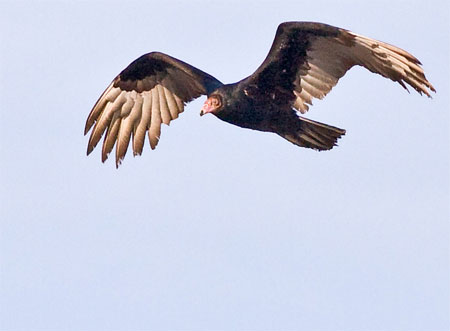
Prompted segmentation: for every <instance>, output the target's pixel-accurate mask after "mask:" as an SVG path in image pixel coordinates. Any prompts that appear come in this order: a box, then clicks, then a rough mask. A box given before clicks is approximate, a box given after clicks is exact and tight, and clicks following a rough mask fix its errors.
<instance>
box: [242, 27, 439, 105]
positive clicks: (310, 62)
mask: <svg viewBox="0 0 450 331" xmlns="http://www.w3.org/2000/svg"><path fill="white" fill-rule="evenodd" d="M354 65H360V66H363V67H365V68H366V69H368V70H370V71H372V72H374V73H377V74H380V75H382V76H383V77H386V78H389V79H391V80H393V81H396V82H398V83H399V84H400V85H402V86H403V87H404V88H406V84H408V85H410V86H411V87H413V88H414V89H415V90H416V91H418V92H419V93H424V94H426V95H427V96H430V93H429V91H428V89H429V90H431V91H435V90H434V88H433V86H432V85H431V84H430V82H428V80H427V79H426V78H425V75H424V72H423V69H422V68H421V67H420V62H419V60H418V59H416V58H415V57H414V56H412V55H411V54H409V53H408V52H406V51H404V50H402V49H400V48H398V47H396V46H393V45H389V44H386V43H383V42H380V41H377V40H375V39H371V38H368V37H364V36H361V35H358V34H356V33H353V32H350V31H348V30H344V29H341V28H337V27H333V26H330V25H326V24H321V23H309V22H286V23H282V24H280V26H279V27H278V29H277V33H276V35H275V40H274V42H273V44H272V47H271V49H270V51H269V54H268V55H267V57H266V59H265V60H264V62H263V63H262V64H261V66H260V67H259V68H258V69H257V70H256V72H255V73H254V74H253V75H252V76H250V77H249V78H248V83H249V84H250V85H254V86H256V87H257V89H258V90H259V91H260V93H264V94H267V95H272V96H273V98H276V97H277V95H280V96H283V97H284V98H285V96H286V95H289V93H291V96H292V97H291V98H290V100H289V102H290V103H291V106H294V108H296V109H297V110H299V111H300V112H301V113H305V112H306V111H307V110H308V104H309V105H311V104H312V99H313V98H318V99H322V98H323V97H324V96H325V95H326V94H327V93H328V92H329V91H330V90H331V89H332V88H333V87H334V86H335V85H336V84H337V82H338V80H339V79H340V78H341V77H342V76H343V75H344V74H345V73H346V72H347V70H349V69H350V68H351V67H353V66H354ZM405 83H406V84H405Z"/></svg>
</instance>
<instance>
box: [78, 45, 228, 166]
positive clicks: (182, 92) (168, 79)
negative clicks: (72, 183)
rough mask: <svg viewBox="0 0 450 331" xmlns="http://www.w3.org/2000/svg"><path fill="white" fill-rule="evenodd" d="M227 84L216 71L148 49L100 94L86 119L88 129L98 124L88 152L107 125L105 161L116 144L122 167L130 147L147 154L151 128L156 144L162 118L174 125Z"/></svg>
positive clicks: (152, 142) (152, 146)
mask: <svg viewBox="0 0 450 331" xmlns="http://www.w3.org/2000/svg"><path fill="white" fill-rule="evenodd" d="M221 85H222V83H221V82H219V81H218V80H217V79H216V78H214V77H212V76H211V75H209V74H207V73H205V72H203V71H201V70H199V69H197V68H195V67H193V66H191V65H189V64H187V63H185V62H182V61H180V60H178V59H175V58H173V57H171V56H169V55H166V54H163V53H159V52H152V53H148V54H145V55H143V56H141V57H140V58H138V59H137V60H135V61H134V62H132V63H131V64H130V65H129V66H128V67H127V68H125V69H124V70H123V71H122V72H121V73H120V74H119V75H118V76H117V77H116V78H115V79H114V80H113V81H112V83H111V84H110V85H109V86H108V88H107V89H106V90H105V91H104V92H103V94H102V95H101V96H100V98H99V99H98V101H97V103H96V104H95V106H94V108H93V109H92V111H91V113H90V114H89V117H88V119H87V121H86V127H85V131H84V133H85V134H87V133H88V132H89V130H90V129H91V128H92V127H93V129H92V132H91V136H90V139H89V143H88V148H87V154H89V153H91V152H92V150H93V149H94V148H95V146H96V145H97V143H98V142H99V141H100V139H101V137H102V135H103V134H104V132H105V130H106V135H105V139H104V142H103V148H102V161H103V162H104V161H105V160H106V159H107V158H108V154H109V153H110V152H111V151H112V149H113V147H114V145H116V166H119V164H120V162H121V161H122V159H123V158H124V157H125V153H126V151H127V149H128V145H129V142H130V138H131V137H132V146H133V152H134V155H138V154H141V153H142V148H143V146H144V140H145V133H146V132H147V131H148V138H149V141H150V147H151V148H152V149H154V148H155V147H156V145H157V143H158V141H159V137H160V134H161V123H164V124H167V125H168V124H169V123H170V121H171V120H174V119H176V118H177V117H178V115H179V113H181V112H183V110H184V105H185V103H186V102H189V101H191V100H193V99H194V98H197V97H199V96H201V95H203V94H209V93H211V92H212V91H214V90H215V89H216V88H217V87H219V86H221Z"/></svg>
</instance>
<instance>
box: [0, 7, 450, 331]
mask: <svg viewBox="0 0 450 331" xmlns="http://www.w3.org/2000/svg"><path fill="white" fill-rule="evenodd" d="M449 11H450V9H449V2H448V1H414V0H413V1H390V0H389V1H370V2H366V1H300V0H298V1H249V2H246V1H220V2H214V1H208V2H207V1H186V2H170V1H148V2H126V1H122V2H113V1H104V2H91V1H68V2H50V1H49V2H40V1H28V2H22V1H11V2H5V1H2V2H0V29H1V43H0V51H1V52H0V60H1V61H0V64H1V71H0V91H1V92H0V99H1V100H0V101H1V106H0V109H1V118H0V126H1V127H0V151H1V164H0V170H1V187H0V194H1V212H0V216H1V225H0V226H1V232H0V258H1V261H0V263H1V265H0V266H1V269H0V329H4V330H19V329H20V330H31V329H58V330H111V329H114V330H136V329H139V330H166V329H189V330H207V329H223V330H238V329H240V330H242V329H252V330H267V329H277V330H313V329H314V330H338V329H339V330H369V329H371V330H373V329H378V330H411V329H414V330H448V329H449V327H450V325H449V324H450V322H449V273H450V271H449V270H450V266H449V242H450V238H449V219H450V212H449V208H450V207H449V205H450V194H449V187H450V178H449V176H450V163H449V161H450V137H449V126H450V119H449V110H450V109H449V108H450V107H449V92H450V87H449V78H450V70H449V61H450V60H449V59H450V52H449V46H450V23H449V22H450V13H449ZM289 20H297V21H318V22H324V23H329V24H332V25H336V26H340V27H344V28H347V29H350V30H352V31H355V32H357V33H360V34H363V35H366V36H369V37H373V38H376V39H380V40H383V41H386V42H389V43H392V44H394V45H397V46H399V47H402V48H404V49H406V50H408V51H409V52H411V53H412V54H414V55H415V56H416V57H418V58H419V59H420V60H421V61H422V63H423V65H424V69H425V72H426V75H427V77H428V79H429V80H430V81H431V82H432V84H433V85H434V86H435V88H436V89H437V91H438V93H437V94H435V95H433V99H429V98H427V97H425V96H420V95H419V94H417V93H415V91H411V93H410V94H408V93H407V92H406V91H405V90H404V89H402V88H401V87H400V86H399V85H398V84H395V83H392V82H390V81H388V80H386V79H383V78H382V77H381V76H377V75H374V74H371V73H370V72H368V71H366V70H364V69H362V68H354V69H352V70H351V71H350V72H348V73H347V75H346V76H344V77H343V79H341V81H340V82H339V84H338V85H337V86H336V87H335V88H334V89H333V91H332V92H331V93H330V94H329V95H328V96H327V97H326V98H325V99H324V100H322V101H316V102H315V105H314V106H313V107H311V109H310V112H309V113H308V115H307V116H308V117H309V118H311V119H315V120H319V121H322V122H325V123H328V124H331V125H335V126H338V127H341V128H345V129H347V135H346V136H345V137H344V138H343V139H341V140H340V141H339V147H337V148H334V149H333V150H332V151H329V152H321V153H318V152H315V151H312V150H308V149H303V148H299V147H296V146H294V145H292V144H290V143H289V142H287V141H285V140H284V139H282V138H280V137H278V136H276V135H274V134H268V133H260V132H256V131H250V130H244V129H240V128H238V127H234V126H231V125H229V124H227V123H225V122H222V121H220V120H218V119H217V118H215V117H214V116H205V117H202V118H200V117H199V112H200V108H201V105H202V103H203V101H204V97H202V98H200V99H198V100H196V101H194V102H192V103H190V104H189V105H188V106H187V107H186V110H185V112H184V113H183V114H182V115H181V116H180V118H179V119H178V120H176V121H174V122H172V124H171V126H170V127H164V128H163V132H162V137H161V141H160V143H159V145H158V147H157V149H156V150H155V151H151V150H150V148H149V145H148V142H146V146H145V150H144V153H143V155H142V156H141V157H136V158H133V157H132V155H131V153H128V155H127V157H126V158H125V160H124V163H123V164H122V166H121V167H120V168H119V169H118V170H116V168H115V165H114V162H113V160H109V161H108V162H107V163H105V164H102V163H101V161H100V151H99V150H95V151H94V153H93V154H92V155H91V156H89V157H86V155H85V150H86V144H87V141H88V138H87V137H84V136H83V129H84V123H85V120H86V117H87V115H88V113H89V111H90V110H91V108H92V106H93V105H94V103H95V101H96V100H97V98H98V97H99V95H100V94H101V93H102V92H103V90H104V89H105V88H106V86H107V85H108V84H109V83H110V81H111V80H112V79H113V78H114V77H115V75H116V74H118V73H119V72H120V71H121V70H122V69H123V68H124V67H125V66H126V65H128V64H129V63H130V62H131V61H132V60H134V59H135V58H137V57H138V56H140V55H142V54H144V53H147V52H150V51H153V50H158V51H162V52H165V53H168V54H170V55H172V56H175V57H177V58H180V59H182V60H184V61H186V62H188V63H191V64H192V65H194V66H197V67H198V68H200V69H202V70H204V71H206V72H209V73H210V74H212V75H214V76H216V77H217V78H218V79H220V80H221V81H223V82H235V81H237V80H240V79H242V78H244V77H245V76H247V75H250V74H251V73H252V72H253V71H254V70H255V69H256V68H257V67H258V66H259V65H260V63H261V62H262V61H263V59H264V58H265V56H266V54H267V52H268V50H269V48H270V45H271V43H272V40H273V37H274V34H275V30H276V28H277V25H278V24H279V23H281V22H283V21H289Z"/></svg>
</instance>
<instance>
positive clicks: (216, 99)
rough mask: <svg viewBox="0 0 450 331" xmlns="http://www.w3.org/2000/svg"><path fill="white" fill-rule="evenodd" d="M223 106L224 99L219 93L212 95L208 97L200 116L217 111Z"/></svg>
mask: <svg viewBox="0 0 450 331" xmlns="http://www.w3.org/2000/svg"><path fill="white" fill-rule="evenodd" d="M221 107H222V99H221V97H220V96H218V95H211V96H210V97H209V98H208V99H206V101H205V103H204V104H203V107H202V110H201V111H200V116H203V115H205V114H208V113H213V114H214V113H215V112H216V111H217V110H218V109H220V108H221Z"/></svg>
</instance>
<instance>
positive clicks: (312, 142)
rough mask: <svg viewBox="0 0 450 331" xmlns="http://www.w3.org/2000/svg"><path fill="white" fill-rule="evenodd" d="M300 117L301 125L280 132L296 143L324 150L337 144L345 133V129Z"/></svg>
mask: <svg viewBox="0 0 450 331" xmlns="http://www.w3.org/2000/svg"><path fill="white" fill-rule="evenodd" d="M298 119H299V121H300V122H299V125H298V126H296V127H295V128H293V129H292V131H291V132H284V133H278V134H279V135H280V136H282V137H283V138H285V139H287V140H289V141H290V142H291V143H293V144H295V145H298V146H301V147H308V148H312V149H316V150H319V151H324V150H329V149H332V148H333V146H337V140H338V139H339V138H341V136H343V135H345V130H343V129H339V128H336V127H334V126H331V125H326V124H323V123H319V122H316V121H312V120H310V119H307V118H304V117H300V116H299V118H298Z"/></svg>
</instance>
